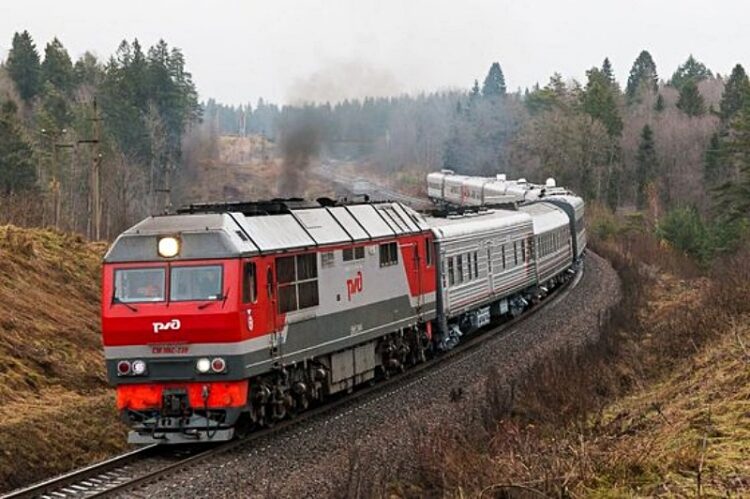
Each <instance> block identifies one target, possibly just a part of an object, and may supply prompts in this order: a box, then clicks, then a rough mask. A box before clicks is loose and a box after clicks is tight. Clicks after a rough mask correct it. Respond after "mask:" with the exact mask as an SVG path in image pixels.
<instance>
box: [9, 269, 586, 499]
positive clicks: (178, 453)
mask: <svg viewBox="0 0 750 499" xmlns="http://www.w3.org/2000/svg"><path fill="white" fill-rule="evenodd" d="M582 276H583V270H582V271H581V272H578V274H577V275H576V276H575V277H574V279H573V280H572V281H569V282H568V283H567V284H565V285H563V286H561V287H559V288H558V289H557V290H555V291H554V292H553V293H552V294H551V295H549V296H548V297H547V298H546V299H545V300H543V301H542V302H541V303H540V304H538V305H536V306H534V307H532V308H530V309H529V310H527V311H526V312H525V313H524V314H522V315H521V316H519V317H517V318H515V319H511V320H509V321H506V322H504V323H502V324H500V325H496V326H491V327H489V328H487V329H485V330H483V331H481V332H479V333H477V334H474V335H472V336H470V337H468V338H466V341H464V342H462V343H460V344H459V345H458V346H456V347H455V348H454V349H452V350H450V351H449V352H446V353H444V354H442V355H440V356H438V357H436V358H434V359H431V360H429V361H428V362H425V363H422V364H418V365H416V366H414V367H412V368H410V369H409V370H407V371H406V372H404V373H402V374H399V375H396V376H392V377H390V378H388V379H385V380H381V381H380V382H378V383H376V384H374V385H372V386H369V387H365V388H360V389H358V390H356V391H355V392H354V393H352V394H350V395H347V396H343V397H339V398H336V399H333V400H332V401H330V402H328V403H325V404H323V405H321V406H319V407H316V408H314V409H310V410H308V411H306V412H304V413H302V414H301V415H299V416H298V417H296V418H295V419H291V420H285V421H283V422H281V423H278V424H277V425H275V426H274V427H272V428H266V429H263V430H259V431H255V432H253V433H251V434H250V435H248V436H247V437H244V438H241V439H236V440H233V441H231V442H227V443H224V444H217V445H216V446H211V447H208V448H206V446H205V445H203V446H197V447H192V446H191V447H182V446H181V447H172V446H169V447H161V446H158V445H149V446H147V447H142V448H140V449H136V450H134V451H131V452H128V453H125V454H122V455H120V456H116V457H113V458H111V459H108V460H106V461H103V462H101V463H96V464H93V465H91V466H87V467H85V468H81V469H79V470H75V471H72V472H70V473H67V474H65V475H61V476H59V477H56V478H52V479H50V480H46V481H44V482H41V483H38V484H34V485H31V486H29V487H26V488H23V489H19V490H16V491H13V492H11V493H9V494H7V495H4V496H2V497H3V499H11V498H14V499H15V498H26V497H44V498H59V499H63V498H68V497H76V498H78V497H100V496H104V495H110V494H124V493H127V492H128V491H131V490H133V489H135V488H137V487H139V486H143V485H147V484H151V483H154V482H157V481H158V480H160V479H162V478H164V477H167V476H169V475H170V474H172V473H173V472H176V471H178V470H181V469H183V468H184V467H186V466H190V465H193V464H196V463H199V462H201V461H205V460H207V459H209V458H212V457H215V456H217V455H219V454H223V453H225V452H228V451H230V450H233V449H237V448H242V447H247V446H250V445H251V444H252V443H253V442H255V441H257V440H259V439H261V438H264V437H267V436H269V435H271V434H273V433H276V432H281V431H282V430H285V429H288V428H290V427H292V426H297V425H300V424H301V423H303V422H305V421H308V420H311V419H314V418H317V417H321V416H323V415H325V414H328V413H331V412H334V411H335V410H336V409H337V408H339V407H341V406H344V405H351V404H352V403H354V402H356V401H357V400H362V399H364V398H366V397H368V396H370V395H372V394H373V393H375V392H389V391H394V390H396V389H397V388H396V387H398V386H404V385H407V384H412V383H417V382H420V381H422V380H423V379H425V378H427V377H429V376H431V375H433V374H435V373H438V372H440V366H441V365H446V364H447V362H446V361H447V360H448V359H451V358H456V357H459V356H463V355H466V354H467V353H468V352H469V351H471V350H473V349H476V348H477V347H478V346H479V345H481V343H482V342H484V341H485V340H487V339H488V338H491V337H494V336H495V335H497V334H499V333H503V332H505V333H506V334H505V335H504V337H511V336H514V335H516V334H517V333H518V330H514V329H513V327H514V326H515V325H516V324H518V323H519V322H520V321H523V320H525V319H528V318H529V317H531V316H533V315H534V314H536V313H537V312H539V311H541V310H543V309H545V308H547V307H551V306H553V305H554V304H556V303H558V302H559V301H561V300H563V299H564V298H565V296H566V295H567V294H568V293H569V292H570V291H571V290H572V289H574V288H575V287H576V286H577V285H578V283H579V282H580V280H581V278H582ZM407 382H408V383H407Z"/></svg>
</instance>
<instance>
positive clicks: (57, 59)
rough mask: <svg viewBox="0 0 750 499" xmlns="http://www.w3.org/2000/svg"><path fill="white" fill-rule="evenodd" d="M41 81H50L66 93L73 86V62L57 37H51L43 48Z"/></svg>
mask: <svg viewBox="0 0 750 499" xmlns="http://www.w3.org/2000/svg"><path fill="white" fill-rule="evenodd" d="M42 81H46V82H49V83H51V84H52V85H54V86H55V87H56V88H57V89H58V90H60V91H61V92H63V93H68V92H70V91H71V89H72V88H73V63H72V62H71V60H70V55H68V51H67V50H65V47H63V45H62V43H60V40H58V39H57V38H53V39H52V41H51V42H50V43H48V44H47V46H46V47H45V48H44V62H42Z"/></svg>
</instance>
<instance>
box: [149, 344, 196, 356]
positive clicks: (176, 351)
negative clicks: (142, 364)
mask: <svg viewBox="0 0 750 499" xmlns="http://www.w3.org/2000/svg"><path fill="white" fill-rule="evenodd" d="M151 353H153V354H156V355H185V354H188V353H190V347H189V346H188V345H151Z"/></svg>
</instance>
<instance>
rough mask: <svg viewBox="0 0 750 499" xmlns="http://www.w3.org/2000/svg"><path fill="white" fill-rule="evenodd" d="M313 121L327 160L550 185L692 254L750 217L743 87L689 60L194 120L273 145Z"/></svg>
mask: <svg viewBox="0 0 750 499" xmlns="http://www.w3.org/2000/svg"><path fill="white" fill-rule="evenodd" d="M300 116H305V117H306V119H309V118H310V117H314V118H315V120H316V122H317V124H318V128H319V131H320V134H319V136H320V137H321V141H322V142H323V144H322V146H323V150H324V151H327V152H328V154H329V155H332V156H335V157H343V158H347V159H353V160H362V161H367V162H369V163H371V164H372V165H374V166H376V167H378V168H380V169H381V170H382V171H384V172H388V173H390V172H396V171H401V170H404V169H406V170H415V171H416V172H424V171H434V170H436V169H440V168H450V169H453V170H455V171H457V172H460V173H467V174H475V175H494V174H496V173H508V174H509V175H511V176H512V177H527V178H530V179H534V180H536V181H542V180H543V179H545V178H547V177H550V176H551V177H554V178H555V179H556V180H557V182H558V184H559V185H565V186H566V187H569V188H571V189H573V190H575V191H577V192H579V193H581V194H582V195H584V196H585V197H586V198H587V199H588V200H590V201H598V202H601V203H602V204H605V205H606V206H608V207H609V208H610V209H612V210H615V209H618V208H623V209H626V210H629V211H631V212H635V213H640V214H641V216H642V218H643V219H644V220H643V222H645V223H649V224H651V228H653V229H658V230H659V231H660V233H661V234H662V236H663V237H664V238H665V239H667V240H669V241H671V242H672V243H673V244H676V245H677V246H678V247H680V248H681V249H683V250H684V251H686V252H688V253H690V254H691V255H692V256H694V257H696V258H698V259H699V260H703V261H706V260H708V259H710V258H711V257H712V256H714V255H715V254H717V253H719V252H722V251H725V250H727V249H732V248H733V247H734V246H736V244H737V243H738V242H739V241H740V240H741V236H742V235H743V233H744V232H745V230H746V227H747V218H748V215H750V83H748V76H747V74H746V73H745V70H744V68H743V67H742V66H741V65H740V64H737V65H736V66H735V67H734V68H733V69H732V70H731V72H730V74H729V75H728V76H723V75H721V74H718V73H714V72H713V71H711V70H710V69H709V68H708V67H706V65H705V64H703V63H702V62H700V61H698V60H697V59H696V58H695V57H693V56H692V55H690V56H689V57H688V58H687V60H686V61H685V62H684V63H683V64H681V65H680V66H679V67H678V68H676V70H675V71H674V72H673V73H672V74H671V75H670V76H669V77H667V78H663V77H660V76H659V73H658V71H657V66H656V63H655V61H654V59H653V58H652V56H651V55H650V53H649V52H648V51H645V50H644V51H642V52H641V53H640V54H639V55H638V57H637V58H636V60H635V61H634V62H633V63H632V66H631V69H630V72H629V76H628V79H627V81H626V82H624V85H621V84H620V82H618V81H617V80H616V78H615V76H614V70H613V66H612V63H611V61H610V60H609V59H608V58H605V59H604V61H603V62H602V64H601V65H600V66H596V67H592V68H591V69H590V70H588V71H586V74H585V80H584V81H583V82H579V81H577V80H575V79H571V80H566V79H564V78H563V76H562V75H560V74H558V73H555V74H553V75H552V76H551V77H550V79H549V82H548V83H547V84H546V85H544V86H541V85H536V86H534V87H533V88H530V89H526V90H524V91H521V90H517V91H515V92H509V91H508V88H507V85H506V83H505V75H504V74H503V71H502V68H501V66H500V64H499V63H493V64H492V65H491V66H490V69H489V71H488V73H487V75H486V77H485V78H484V80H483V82H482V83H481V84H480V82H479V81H477V80H475V81H474V84H473V86H472V87H471V89H469V90H467V91H450V92H439V93H432V94H423V95H417V96H398V97H392V98H365V99H364V100H361V101H360V100H354V101H349V100H345V101H343V102H339V103H335V104H330V103H322V104H315V103H310V104H307V105H301V106H284V107H278V106H275V105H272V104H268V103H266V102H264V101H263V100H259V101H258V103H257V105H256V106H254V107H253V106H251V105H249V104H248V105H244V106H236V107H235V106H226V105H222V104H220V103H217V102H215V101H214V100H209V101H208V102H207V103H206V106H205V119H206V121H207V123H209V124H210V125H211V126H212V127H213V128H214V129H216V130H219V131H220V133H224V134H239V135H243V134H258V133H260V134H264V135H266V136H267V137H268V138H271V139H277V138H278V136H279V134H281V133H283V130H284V129H285V125H286V124H287V123H289V122H292V121H294V120H296V119H298V118H299V117H300Z"/></svg>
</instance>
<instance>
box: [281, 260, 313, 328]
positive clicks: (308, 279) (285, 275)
mask: <svg viewBox="0 0 750 499" xmlns="http://www.w3.org/2000/svg"><path fill="white" fill-rule="evenodd" d="M276 277H277V279H278V285H279V312H281V313H284V312H293V311H295V310H300V309H303V308H309V307H314V306H316V305H318V301H319V297H318V265H317V260H316V254H315V253H307V254H304V255H297V256H284V257H280V258H277V259H276Z"/></svg>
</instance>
